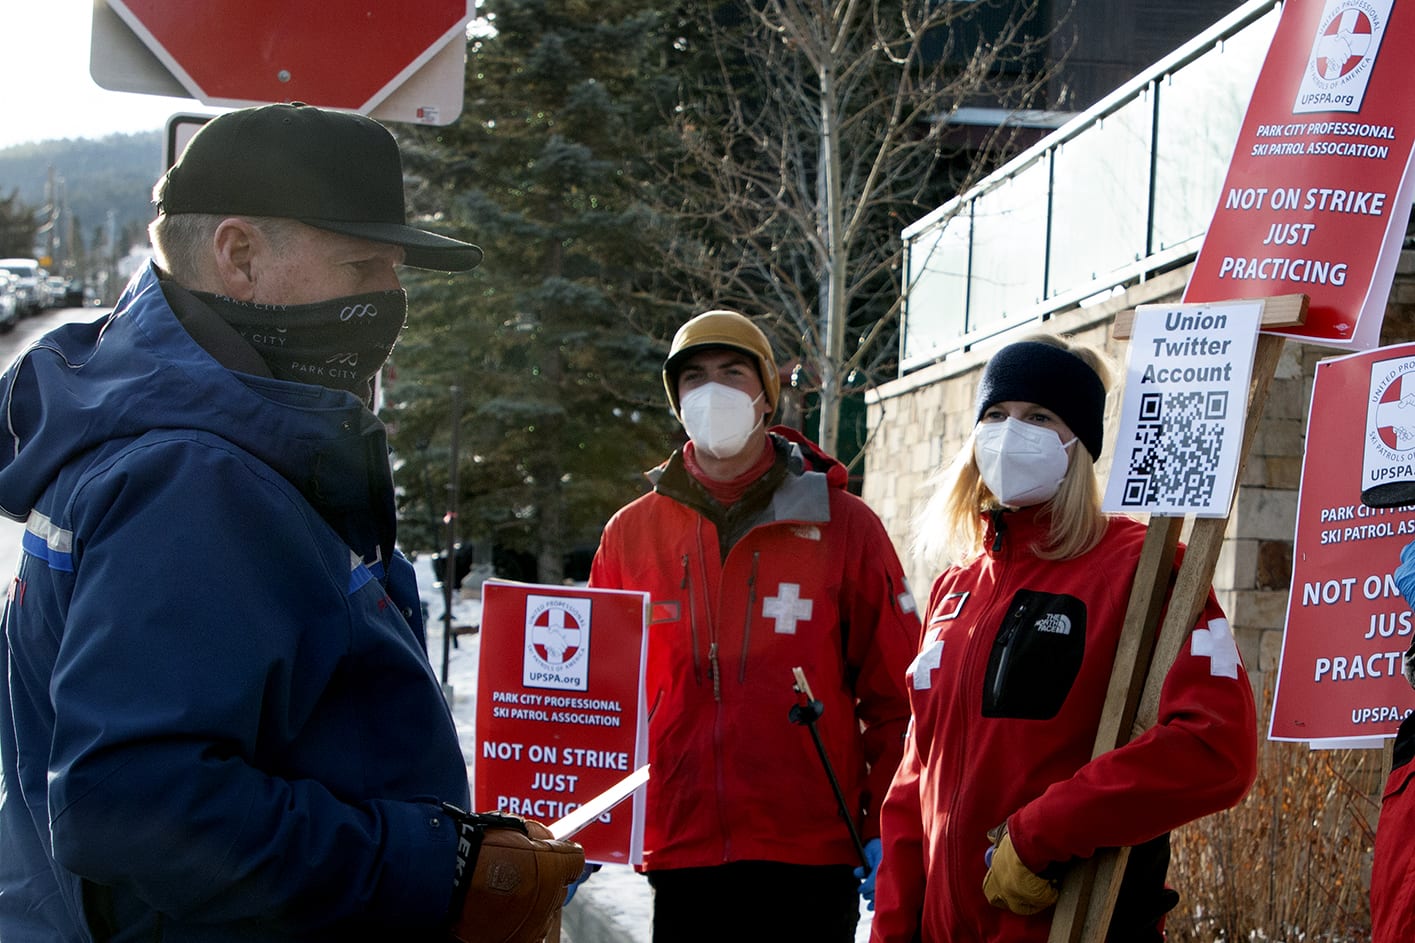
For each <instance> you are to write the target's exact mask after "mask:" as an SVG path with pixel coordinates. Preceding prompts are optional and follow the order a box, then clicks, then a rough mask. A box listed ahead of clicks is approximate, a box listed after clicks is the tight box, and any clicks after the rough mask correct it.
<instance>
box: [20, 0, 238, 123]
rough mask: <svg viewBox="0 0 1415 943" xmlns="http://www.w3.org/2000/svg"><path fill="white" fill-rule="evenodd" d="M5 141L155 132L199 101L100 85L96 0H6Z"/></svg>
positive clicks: (197, 110) (191, 110) (201, 108)
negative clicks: (93, 47) (95, 58)
mask: <svg viewBox="0 0 1415 943" xmlns="http://www.w3.org/2000/svg"><path fill="white" fill-rule="evenodd" d="M0 10H2V11H3V12H0V36H3V37H4V38H5V42H4V45H3V49H0V147H8V146H10V145H11V144H20V143H24V142H27V141H42V140H48V139H50V138H65V137H68V138H80V137H102V136H104V135H105V134H112V133H115V132H131V131H152V130H156V129H160V128H165V127H166V126H167V119H168V118H169V117H171V116H172V115H174V114H182V113H186V114H191V113H197V114H201V113H211V112H212V111H213V110H220V109H210V108H207V107H205V106H203V105H202V104H201V103H200V102H197V101H195V100H192V99H186V98H167V97H164V96H160V95H142V94H137V93H133V92H115V91H109V90H108V89H104V88H101V87H99V86H98V85H97V84H96V83H95V82H94V80H93V79H92V78H91V77H90V75H89V49H90V44H91V39H92V17H93V0H43V2H40V0H0Z"/></svg>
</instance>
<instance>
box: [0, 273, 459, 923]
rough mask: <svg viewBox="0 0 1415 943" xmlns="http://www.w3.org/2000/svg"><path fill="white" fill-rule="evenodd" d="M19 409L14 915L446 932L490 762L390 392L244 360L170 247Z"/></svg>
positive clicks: (36, 380)
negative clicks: (192, 291)
mask: <svg viewBox="0 0 1415 943" xmlns="http://www.w3.org/2000/svg"><path fill="white" fill-rule="evenodd" d="M0 423H3V424H2V425H0V432H3V436H0V510H3V512H4V513H6V514H7V515H9V516H11V517H13V518H15V519H17V520H24V521H25V522H26V526H25V534H24V547H23V553H22V554H21V559H20V562H19V567H18V572H17V574H16V576H15V579H14V581H13V582H12V584H11V586H10V589H9V595H8V602H7V604H6V607H5V615H4V623H3V631H4V636H5V644H4V646H3V647H0V678H3V679H4V684H3V686H0V760H2V761H3V766H0V776H2V777H3V778H0V787H2V788H0V940H3V941H4V943H39V941H43V943H80V941H83V943H87V941H89V940H112V941H130V940H143V941H164V943H187V941H202V943H209V941H220V943H226V941H238V940H239V941H251V940H260V941H263V943H277V941H294V940H299V941H323V940H329V941H338V943H349V941H355V940H375V939H377V940H382V941H393V940H400V941H401V940H420V939H427V940H434V939H443V938H445V937H444V936H443V935H442V934H441V933H439V932H438V930H437V928H438V926H439V924H441V923H442V922H443V921H444V920H445V918H446V913H447V909H448V903H449V899H450V896H451V887H452V875H453V869H454V859H455V836H454V831H453V827H452V824H451V822H449V821H448V820H447V818H446V816H445V815H443V814H442V812H441V811H440V808H439V802H441V801H447V802H451V803H453V804H456V805H459V806H461V807H463V808H465V807H466V805H467V802H468V799H469V796H468V785H467V772H466V766H465V763H464V760H463V758H462V754H461V750H460V747H459V744H458V739H457V733H456V730H455V727H454V724H453V720H452V717H451V714H450V712H449V711H448V708H447V705H446V702H445V700H444V698H443V696H442V692H441V688H440V686H439V684H438V681H437V679H436V677H435V676H434V674H433V673H432V669H431V667H430V665H429V663H428V659H427V656H426V652H425V650H424V647H423V642H422V625H421V621H420V615H419V608H418V601H417V593H416V586H415V584H414V578H413V573H412V567H411V566H410V565H409V564H408V562H407V560H406V559H404V558H402V557H401V556H399V555H397V554H396V552H395V551H394V549H393V537H394V503H393V490H392V482H391V476H390V471H389V462H388V455H387V445H386V439H385V435H384V429H383V426H382V425H381V424H380V423H379V421H378V419H377V418H376V417H375V416H374V415H373V414H372V413H370V412H369V411H368V410H367V409H366V408H364V406H363V405H362V404H360V403H359V402H358V401H357V397H355V396H353V395H351V394H349V393H345V392H340V391H334V390H329V389H325V388H322V387H317V386H309V385H305V384H299V383H291V382H285V381H280V380H274V379H270V378H268V377H266V378H262V377H259V376H256V375H253V374H245V373H238V372H233V371H232V370H230V369H227V368H226V367H223V366H222V365H220V364H219V363H218V362H217V361H216V360H215V359H213V356H212V355H211V354H209V353H207V351H206V350H205V349H204V348H203V347H202V346H199V345H198V344H197V343H196V342H195V341H194V340H193V339H192V335H191V334H190V333H189V332H188V331H187V330H185V329H184V328H183V326H182V324H181V323H179V321H178V320H177V317H176V316H175V314H174V311H173V308H172V306H171V305H170V304H169V302H168V301H167V299H166V298H165V297H164V294H163V290H162V288H161V287H160V286H159V283H158V280H157V277H156V273H155V270H153V269H152V268H149V269H147V270H146V271H145V272H142V273H139V275H138V276H136V277H135V278H134V279H133V281H132V282H131V283H130V284H129V285H128V287H127V289H126V291H125V292H124V294H123V296H122V297H121V298H120V299H119V301H118V304H117V306H116V308H115V309H114V312H113V313H112V315H110V316H109V317H107V318H104V319H101V320H99V321H96V322H94V323H92V324H74V325H69V326H65V327H61V328H58V329H56V330H55V331H53V332H52V333H50V334H49V335H48V336H46V337H45V338H44V339H42V340H40V341H39V342H37V343H36V344H34V345H33V346H32V347H30V348H29V349H28V350H26V351H25V352H24V353H23V354H22V355H21V356H20V357H19V358H18V359H17V360H16V361H15V363H14V364H13V365H11V367H10V368H9V370H7V371H6V372H5V374H4V375H3V377H0ZM381 561H386V562H388V563H389V566H388V567H387V570H388V572H387V574H385V568H384V566H383V563H382V562H381Z"/></svg>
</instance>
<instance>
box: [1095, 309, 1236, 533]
mask: <svg viewBox="0 0 1415 943" xmlns="http://www.w3.org/2000/svg"><path fill="white" fill-rule="evenodd" d="M1262 313H1263V302H1262V301H1261V300H1258V301H1251V302H1246V301H1245V302H1222V303H1215V304H1188V305H1141V306H1139V307H1138V308H1136V309H1135V323H1134V327H1133V329H1132V332H1131V336H1130V347H1129V351H1128V353H1127V356H1126V362H1125V389H1124V400H1123V401H1122V403H1121V408H1120V430H1119V434H1118V435H1117V436H1116V439H1115V456H1114V457H1113V459H1112V461H1111V467H1110V480H1109V482H1108V483H1107V485H1106V492H1105V501H1104V502H1103V506H1104V508H1105V510H1107V511H1112V512H1119V513H1129V514H1137V513H1144V514H1158V515H1165V516H1171V517H1180V516H1184V515H1186V514H1193V515H1194V516H1196V517H1227V516H1228V509H1229V505H1230V504H1231V503H1232V501H1233V488H1234V484H1235V480H1236V478H1237V473H1238V451H1239V448H1240V447H1241V446H1242V444H1243V424H1244V419H1245V414H1246V412H1247V408H1248V384H1249V379H1250V377H1251V376H1252V373H1253V352H1254V350H1255V349H1256V348H1257V340H1258V325H1259V322H1260V319H1261V317H1262Z"/></svg>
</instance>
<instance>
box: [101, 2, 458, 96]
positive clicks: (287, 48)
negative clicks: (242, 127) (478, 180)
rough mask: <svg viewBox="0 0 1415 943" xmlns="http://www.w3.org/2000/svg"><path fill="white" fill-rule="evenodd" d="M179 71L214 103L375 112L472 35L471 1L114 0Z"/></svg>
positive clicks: (189, 86) (192, 89) (190, 87)
mask: <svg viewBox="0 0 1415 943" xmlns="http://www.w3.org/2000/svg"><path fill="white" fill-rule="evenodd" d="M109 4H110V6H111V7H112V9H113V10H114V12H116V13H117V14H118V15H119V16H120V17H121V18H122V19H123V21H124V22H125V23H126V24H127V25H128V27H129V28H130V29H131V30H132V31H133V33H134V34H136V35H137V36H138V37H139V38H140V39H141V40H142V42H143V43H144V44H145V45H146V46H147V47H148V49H149V50H150V51H151V52H152V54H153V55H154V56H156V57H157V59H159V60H160V61H161V62H162V64H163V65H165V66H166V67H167V69H168V70H169V71H170V72H171V73H172V75H173V76H175V77H176V78H177V79H178V81H180V82H181V84H182V86H183V87H184V88H185V89H186V91H187V93H188V94H190V95H191V96H192V97H193V98H196V99H198V100H200V101H202V102H204V103H206V104H209V105H230V106H241V105H248V104H258V103H264V102H281V101H302V102H306V103H308V104H311V105H320V106H322V107H326V108H342V109H346V110H350V111H359V112H364V113H368V112H369V111H371V110H373V109H374V108H375V107H376V106H377V105H378V104H379V103H380V102H382V101H383V100H384V99H385V98H387V97H388V96H389V95H390V94H391V93H392V92H393V91H394V90H396V89H397V88H398V87H399V86H400V85H402V84H403V83H404V82H406V81H407V80H408V78H409V77H410V76H412V75H413V74H414V73H416V72H417V71H418V70H419V69H421V68H422V67H423V66H424V65H426V64H427V63H428V62H429V61H430V60H431V59H432V58H433V57H434V56H436V55H437V54H438V53H439V52H440V51H441V50H442V49H443V47H445V46H447V45H448V44H449V43H458V42H465V31H466V24H467V22H468V20H469V19H470V17H471V13H472V11H473V9H474V5H473V4H469V3H468V0H419V2H418V3H406V4H405V3H399V4H392V3H377V2H374V0H206V2H204V3H202V4H201V5H200V8H199V9H197V8H194V7H193V6H192V4H190V3H187V2H179V0H109Z"/></svg>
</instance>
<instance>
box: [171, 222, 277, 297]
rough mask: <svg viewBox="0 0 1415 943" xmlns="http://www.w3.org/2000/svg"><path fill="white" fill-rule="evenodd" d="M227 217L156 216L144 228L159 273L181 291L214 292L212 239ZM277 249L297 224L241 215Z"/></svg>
mask: <svg viewBox="0 0 1415 943" xmlns="http://www.w3.org/2000/svg"><path fill="white" fill-rule="evenodd" d="M230 218H231V216H230V214H220V213H178V214H176V215H172V216H169V215H166V214H163V215H161V216H158V217H157V218H156V219H155V220H153V221H152V223H151V224H150V225H149V226H148V228H147V232H148V238H150V239H151V240H152V251H153V256H154V258H155V259H156V261H157V265H158V267H159V268H161V269H162V271H164V272H166V273H167V275H168V276H169V277H170V278H172V280H173V281H175V282H176V283H177V284H179V285H181V286H182V287H184V288H193V289H197V290H217V287H218V283H217V281H216V270H215V266H214V265H213V254H212V248H211V244H212V240H213V239H215V237H216V228H217V227H218V226H220V225H221V221H222V220H225V219H230ZM240 218H242V219H245V220H247V221H248V222H249V223H251V225H253V226H255V227H256V228H257V229H259V230H260V231H261V233H262V234H263V235H264V236H265V237H266V238H267V239H268V240H270V242H271V243H272V244H273V245H274V246H276V247H277V248H278V247H280V246H282V245H284V244H286V242H288V240H289V239H291V238H292V237H293V236H294V234H295V230H296V227H298V226H299V225H300V224H299V223H298V222H297V221H295V220H293V219H284V218H281V217H276V216H243V217H240Z"/></svg>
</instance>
